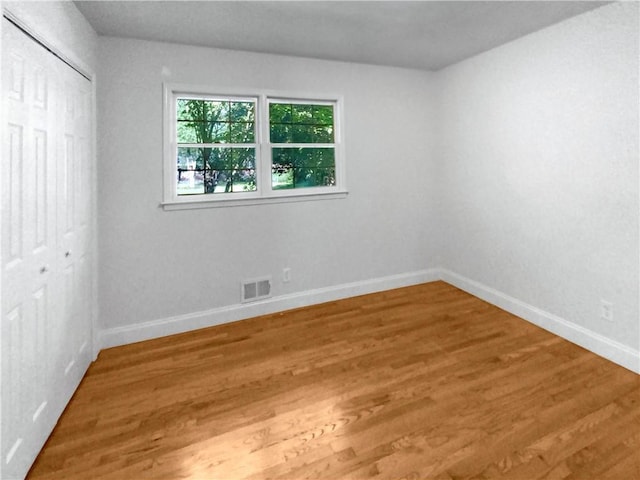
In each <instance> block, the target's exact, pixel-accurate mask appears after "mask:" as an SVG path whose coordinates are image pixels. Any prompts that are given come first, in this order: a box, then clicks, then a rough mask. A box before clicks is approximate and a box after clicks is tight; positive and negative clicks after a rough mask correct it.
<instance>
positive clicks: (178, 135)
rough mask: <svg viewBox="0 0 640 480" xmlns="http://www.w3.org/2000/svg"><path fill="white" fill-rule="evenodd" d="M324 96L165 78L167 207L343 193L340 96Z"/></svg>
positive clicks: (227, 203) (290, 199)
mask: <svg viewBox="0 0 640 480" xmlns="http://www.w3.org/2000/svg"><path fill="white" fill-rule="evenodd" d="M305 97H306V96H305ZM320 98H322V97H314V96H311V97H306V98H302V97H298V96H279V95H277V96H276V95H274V96H271V95H269V94H266V93H256V94H254V92H248V93H240V94H239V95H236V94H234V95H227V94H226V93H224V92H218V93H213V92H208V91H207V89H206V88H191V87H189V86H185V85H169V84H165V139H167V141H166V143H165V175H164V178H165V197H164V202H163V205H164V206H165V209H170V210H173V209H175V208H200V207H197V206H196V205H197V204H199V205H200V206H201V207H207V206H216V205H214V203H215V204H217V205H219V206H221V205H242V204H246V203H250V204H251V203H260V202H262V201H266V202H267V203H273V202H274V201H295V200H296V199H300V200H301V199H303V198H304V197H308V198H317V199H320V198H322V197H320V196H323V197H324V198H344V197H343V196H344V195H346V190H345V182H344V165H343V163H342V147H341V142H340V124H341V121H340V120H341V119H340V112H341V110H340V105H341V101H340V100H339V97H334V98H332V99H331V100H327V99H326V97H325V98H323V99H320ZM311 187H313V188H311ZM336 195H337V197H336ZM172 205H175V208H173V207H172ZM179 205H184V207H179Z"/></svg>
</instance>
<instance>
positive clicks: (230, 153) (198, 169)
mask: <svg viewBox="0 0 640 480" xmlns="http://www.w3.org/2000/svg"><path fill="white" fill-rule="evenodd" d="M255 157H256V155H255V148H222V147H220V148H193V147H189V148H187V147H178V159H177V193H178V195H196V194H205V193H235V192H247V191H253V190H256V172H255V165H256V158H255Z"/></svg>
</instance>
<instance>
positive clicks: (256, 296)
mask: <svg viewBox="0 0 640 480" xmlns="http://www.w3.org/2000/svg"><path fill="white" fill-rule="evenodd" d="M240 286H241V289H240V296H241V298H242V303H244V302H254V301H256V300H261V299H263V298H268V297H270V296H271V277H263V278H253V279H250V280H243V281H242V283H241V285H240Z"/></svg>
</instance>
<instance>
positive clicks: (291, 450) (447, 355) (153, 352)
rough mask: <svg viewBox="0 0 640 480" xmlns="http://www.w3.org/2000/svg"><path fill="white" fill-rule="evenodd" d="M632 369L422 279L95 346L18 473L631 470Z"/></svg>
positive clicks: (121, 478)
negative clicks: (93, 357) (41, 444)
mask: <svg viewBox="0 0 640 480" xmlns="http://www.w3.org/2000/svg"><path fill="white" fill-rule="evenodd" d="M639 451H640V376H638V375H636V374H634V373H632V372H630V371H628V370H625V369H624V368H622V367H619V366H617V365H615V364H613V363H611V362H609V361H607V360H604V359H602V358H600V357H598V356H596V355H594V354H592V353H589V352H587V351H586V350H583V349H582V348H580V347H577V346H575V345H573V344H571V343H569V342H567V341H565V340H562V339H560V338H559V337H556V336H554V335H552V334H550V333H547V332H545V331H544V330H541V329H539V328H537V327H535V326H532V325H531V324H529V323H528V322H526V321H524V320H521V319H519V318H517V317H514V316H512V315H510V314H508V313H506V312H504V311H502V310H500V309H498V308H496V307H493V306H491V305H489V304H487V303H485V302H483V301H481V300H479V299H477V298H475V297H472V296H470V295H467V294H466V293H464V292H462V291H460V290H458V289H456V288H454V287H452V286H450V285H447V284H445V283H443V282H434V283H429V284H424V285H419V286H415V287H409V288H403V289H398V290H392V291H388V292H383V293H378V294H373V295H366V296H362V297H356V298H352V299H348V300H343V301H337V302H331V303H327V304H322V305H318V306H313V307H308V308H303V309H299V310H293V311H289V312H284V313H279V314H274V315H268V316H263V317H259V318H254V319H251V320H245V321H242V322H237V323H234V324H227V325H222V326H219V327H213V328H209V329H205V330H199V331H196V332H190V333H186V334H181V335H175V336H172V337H166V338H162V339H158V340H152V341H148V342H142V343H137V344H133V345H127V346H124V347H118V348H112V349H109V350H104V351H102V352H101V354H100V356H99V358H98V360H97V361H96V362H95V363H94V364H93V365H92V366H91V368H90V369H89V372H88V373H87V375H86V377H85V379H84V380H83V381H82V384H81V385H80V388H79V389H78V391H77V392H76V394H75V396H74V398H73V399H72V401H71V403H70V404H69V406H68V408H67V410H66V411H65V413H64V414H63V416H62V418H61V420H60V422H59V423H58V426H57V427H56V429H55V431H54V432H53V434H52V435H51V437H50V439H49V441H48V442H47V444H46V445H45V448H44V449H43V451H42V452H41V454H40V456H39V457H38V459H37V461H36V463H35V464H34V466H33V468H32V470H31V472H30V474H29V477H28V478H30V479H34V480H35V479H45V478H46V479H66V480H69V479H118V480H125V479H147V478H163V479H182V478H188V479H240V478H248V479H267V478H289V479H303V478H327V479H349V478H370V477H375V478H381V479H382V478H397V479H400V478H404V479H434V480H452V479H461V478H477V479H489V478H499V479H523V480H531V479H542V478H544V479H567V480H569V479H572V480H573V479H615V480H622V479H624V480H631V479H640V455H639V454H638V452H639Z"/></svg>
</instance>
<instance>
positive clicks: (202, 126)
mask: <svg viewBox="0 0 640 480" xmlns="http://www.w3.org/2000/svg"><path fill="white" fill-rule="evenodd" d="M177 112H178V121H177V138H178V143H254V142H255V123H254V122H255V103H254V102H232V101H213V100H189V99H178V101H177Z"/></svg>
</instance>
